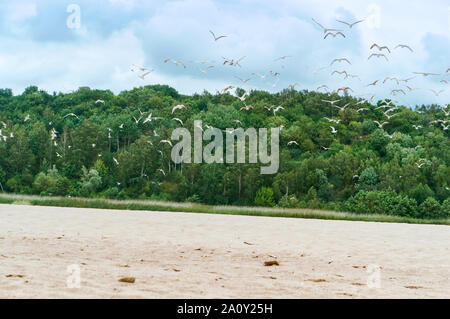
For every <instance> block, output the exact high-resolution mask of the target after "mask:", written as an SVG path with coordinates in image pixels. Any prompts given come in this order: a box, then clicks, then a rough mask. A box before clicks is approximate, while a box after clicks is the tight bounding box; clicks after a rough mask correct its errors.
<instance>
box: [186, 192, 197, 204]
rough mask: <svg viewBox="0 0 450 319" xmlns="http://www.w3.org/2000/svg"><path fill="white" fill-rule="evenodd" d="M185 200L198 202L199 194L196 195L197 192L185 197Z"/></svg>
mask: <svg viewBox="0 0 450 319" xmlns="http://www.w3.org/2000/svg"><path fill="white" fill-rule="evenodd" d="M186 202H189V203H200V196H198V195H197V194H194V195H192V196H189V197H188V198H187V199H186Z"/></svg>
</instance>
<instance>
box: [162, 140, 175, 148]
mask: <svg viewBox="0 0 450 319" xmlns="http://www.w3.org/2000/svg"><path fill="white" fill-rule="evenodd" d="M160 143H166V144H169V145H170V147H172V146H173V145H172V142H171V141H169V140H161V141H160Z"/></svg>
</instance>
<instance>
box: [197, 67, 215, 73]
mask: <svg viewBox="0 0 450 319" xmlns="http://www.w3.org/2000/svg"><path fill="white" fill-rule="evenodd" d="M213 67H214V65H210V66H207V67H206V68H205V69H204V70H202V69H200V68H199V70H200V71H201V72H202V73H203V74H206V73H208V70H209V69H212V68H213Z"/></svg>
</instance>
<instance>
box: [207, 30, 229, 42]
mask: <svg viewBox="0 0 450 319" xmlns="http://www.w3.org/2000/svg"><path fill="white" fill-rule="evenodd" d="M209 33H211V35H212V36H213V38H214V41H218V40H220V39H223V38H226V37H227V36H226V35H221V36H218V37H216V35H215V34H214V32H212V31H211V30H209Z"/></svg>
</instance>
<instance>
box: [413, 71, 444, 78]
mask: <svg viewBox="0 0 450 319" xmlns="http://www.w3.org/2000/svg"><path fill="white" fill-rule="evenodd" d="M413 73H414V74H420V75H423V76H424V77H427V76H430V75H439V74H436V73H427V72H413Z"/></svg>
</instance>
